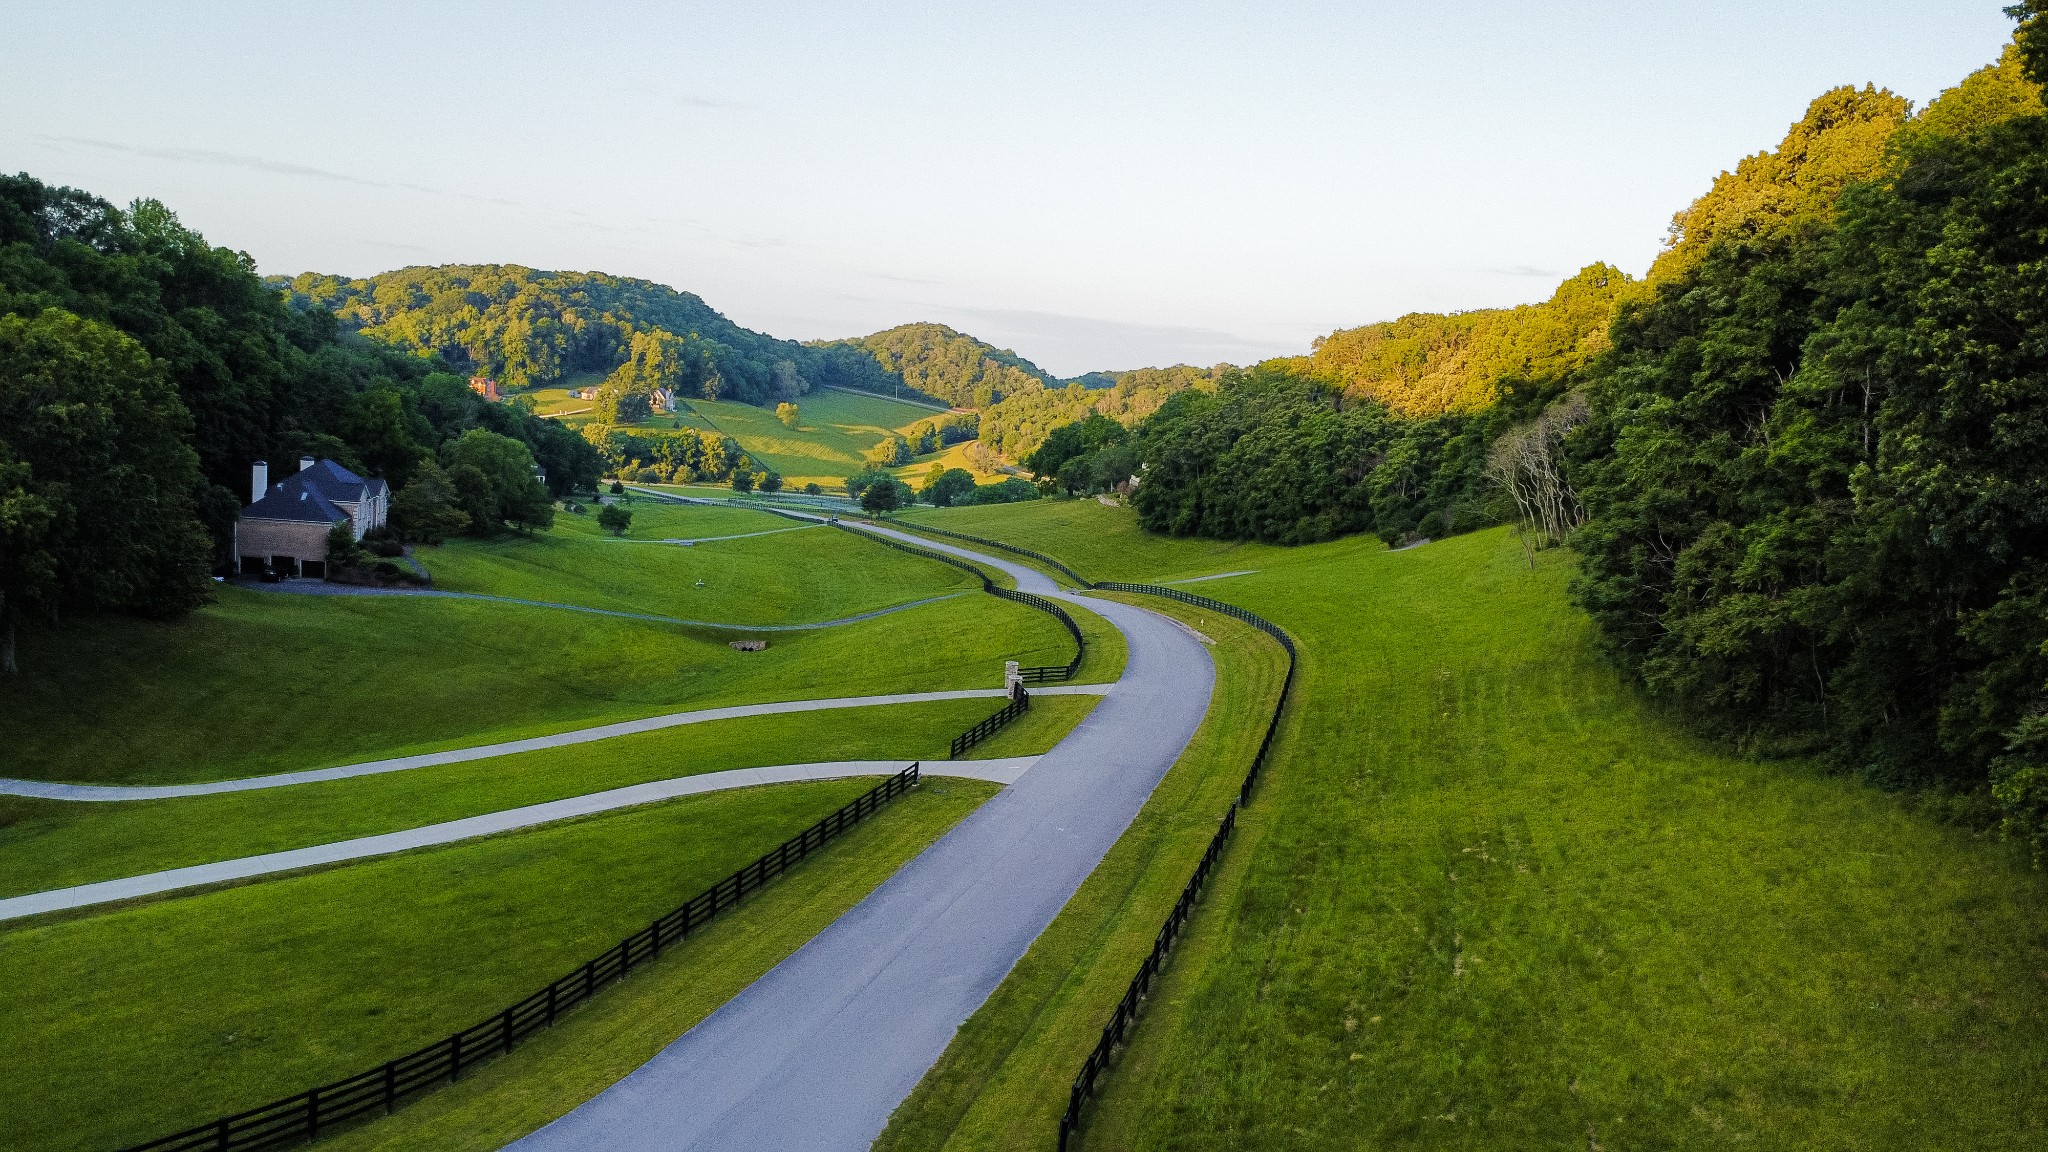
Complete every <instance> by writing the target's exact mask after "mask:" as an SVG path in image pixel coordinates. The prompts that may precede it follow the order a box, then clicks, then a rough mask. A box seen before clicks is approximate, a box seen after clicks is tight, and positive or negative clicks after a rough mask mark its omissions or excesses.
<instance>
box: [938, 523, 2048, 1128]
mask: <svg viewBox="0 0 2048 1152" xmlns="http://www.w3.org/2000/svg"><path fill="white" fill-rule="evenodd" d="M1077 508H1078V509H1080V510H1078V511H1069V509H1077ZM1102 511H1103V512H1104V513H1108V512H1110V510H1108V509H1103V510H1102ZM973 512H974V514H975V516H976V517H977V518H980V523H979V525H978V528H979V530H983V531H998V532H999V531H1000V530H1001V526H1000V525H993V524H991V523H990V522H989V520H988V519H987V517H990V516H993V515H996V514H1007V515H1009V516H1011V517H1015V519H1014V520H1012V521H1011V522H1010V523H1011V525H1012V526H1014V527H1016V528H1017V529H1018V531H1017V533H1016V538H1017V539H1018V540H1019V541H1020V542H1024V541H1025V540H1026V539H1027V538H1028V541H1029V543H1031V544H1032V545H1033V546H1037V547H1042V548H1044V549H1045V550H1047V551H1050V552H1052V553H1054V554H1055V555H1062V556H1063V558H1064V557H1067V556H1084V557H1092V558H1093V559H1094V560H1095V561H1096V562H1101V563H1107V564H1110V565H1111V568H1110V570H1111V571H1113V572H1114V573H1115V574H1118V575H1123V576H1126V577H1132V576H1141V575H1145V574H1146V573H1145V572H1143V571H1142V569H1144V568H1146V567H1148V566H1149V567H1150V568H1151V570H1152V572H1153V573H1155V574H1157V575H1172V574H1174V573H1176V572H1180V571H1186V570H1188V569H1189V568H1191V567H1193V566H1194V563H1193V562H1194V561H1195V560H1196V559H1197V558H1198V553H1199V552H1200V550H1201V549H1204V548H1206V547H1208V546H1205V545H1202V544H1199V543H1193V542H1184V541H1182V542H1176V541H1160V542H1157V543H1156V545H1147V544H1139V543H1136V542H1133V541H1130V540H1127V539H1123V538H1121V537H1120V536H1119V535H1118V533H1117V532H1116V531H1115V530H1112V531H1110V532H1106V533H1103V534H1101V536H1099V537H1097V538H1095V539H1092V540H1091V539H1086V538H1083V537H1081V536H1079V535H1076V536H1075V537H1073V538H1072V539H1070V540H1069V541H1067V542H1066V543H1065V545H1064V546H1063V545H1062V542H1061V540H1060V533H1059V531H1058V530H1057V529H1056V528H1055V527H1054V526H1053V524H1052V523H1051V521H1052V518H1053V517H1054V516H1055V515H1059V516H1066V517H1071V518H1072V519H1071V520H1069V522H1068V523H1069V525H1070V526H1071V527H1072V529H1073V530H1074V531H1075V532H1077V533H1078V532H1080V531H1082V530H1083V526H1084V525H1086V524H1088V523H1089V522H1090V518H1093V522H1094V523H1097V524H1102V523H1110V524H1112V525H1113V521H1111V520H1110V519H1109V518H1108V517H1099V516H1097V515H1096V514H1095V513H1093V512H1089V511H1086V510H1085V506H1078V505H1065V506H1062V505H1052V506H1050V507H1049V508H1045V509H1031V508H1029V507H1028V506H1026V507H1024V508H1019V509H987V510H981V509H976V510H973ZM934 515H935V516H936V515H937V514H934ZM961 520H962V522H966V517H962V518H961ZM968 530H976V529H975V528H970V529H968ZM1105 540H1107V541H1111V542H1113V543H1114V545H1115V546H1112V547H1105V543H1104V541H1105ZM1240 555H1242V553H1240ZM1258 557H1259V559H1258V562H1256V563H1253V562H1240V563H1238V564H1232V565H1229V566H1232V567H1255V568H1259V569H1260V572H1259V573H1258V574H1257V575H1254V576H1246V577H1238V578H1233V579H1230V580H1223V581H1216V582H1214V583H1210V584H1206V585H1202V586H1199V587H1200V590H1201V591H1203V592H1205V593H1207V594H1209V595H1213V596H1217V597H1219V598H1222V599H1226V600H1230V601H1233V602H1236V603H1240V604H1243V605H1245V606H1247V607H1249V608H1252V609H1254V610H1256V611H1258V612H1261V613H1263V614H1265V615H1266V616H1268V617H1269V618H1271V619H1273V620H1275V621H1277V622H1279V623H1281V624H1283V625H1284V626H1286V627H1287V628H1289V629H1290V630H1291V631H1292V632H1293V633H1294V634H1295V635H1296V636H1297V637H1298V638H1300V640H1301V641H1302V646H1303V661H1302V667H1303V679H1302V683H1301V689H1302V697H1301V704H1300V706H1299V707H1298V708H1297V709H1295V710H1294V712H1293V714H1292V718H1291V720H1290V722H1289V724H1288V725H1287V726H1286V728H1285V729H1284V733H1285V735H1284V740H1283V743H1282V745H1281V747H1280V752H1279V756H1278V758H1277V759H1276V760H1275V762H1274V764H1273V767H1272V769H1271V771H1270V774H1269V775H1268V777H1267V780H1266V782H1265V784H1264V785H1263V786H1262V790H1261V793H1260V795H1259V797H1258V798H1257V800H1256V801H1255V802H1254V803H1253V805H1252V807H1251V808H1250V809H1249V810H1248V811H1247V813H1246V816H1245V821H1244V823H1243V824H1242V825H1241V827H1242V829H1243V831H1242V832H1241V833H1240V836H1241V837H1242V838H1241V839H1240V840H1239V842H1238V843H1237V845H1236V846H1234V847H1233V849H1232V855H1231V856H1230V857H1229V862H1228V863H1227V864H1226V867H1225V868H1224V870H1223V873H1222V874H1221V876H1220V877H1219V878H1218V880H1217V881H1215V883H1214V887H1212V889H1211V891H1210V892H1209V894H1208V895H1207V896H1206V897H1205V899H1204V902H1203V904H1202V908H1201V911H1200V912H1199V913H1198V915H1197V918H1196V921H1195V924H1194V926H1193V929H1192V935H1191V937H1190V938H1189V939H1188V940H1187V941H1186V942H1184V944H1183V945H1182V946H1181V948H1180V949H1179V950H1178V951H1177V953H1176V954H1175V957H1174V959H1173V961H1172V963H1171V965H1170V966H1169V968H1168V971H1167V978H1166V983H1165V985H1164V986H1163V987H1161V988H1160V989H1159V990H1158V991H1157V992H1156V993H1155V995H1154V996H1153V998H1152V999H1151V1001H1150V1002H1149V1006H1148V1008H1147V1011H1146V1013H1145V1015H1144V1016H1143V1017H1142V1020H1141V1024H1140V1027H1139V1030H1138V1033H1137V1035H1136V1037H1135V1039H1134V1042H1133V1043H1132V1045H1131V1046H1130V1047H1129V1048H1128V1049H1127V1050H1126V1051H1125V1052H1124V1053H1123V1054H1122V1055H1121V1056H1120V1058H1119V1060H1118V1062H1117V1064H1116V1066H1115V1068H1114V1070H1113V1071H1112V1073H1111V1074H1110V1076H1109V1078H1108V1080H1107V1081H1106V1093H1105V1095H1104V1097H1103V1098H1102V1099H1101V1101H1100V1102H1099V1105H1098V1106H1096V1107H1094V1108H1092V1109H1091V1114H1090V1117H1089V1122H1088V1127H1087V1128H1086V1130H1085V1144H1086V1145H1087V1146H1089V1147H1094V1148H1119V1149H1155V1148H1197V1147H1200V1148H1261V1149H1263V1148H1294V1147H1300V1148H1320V1147H1332V1146H1338V1147H1353V1146H1361V1145H1362V1146H1370V1147H1470V1148H1501V1147H1588V1146H1593V1147H1606V1148H1616V1147H1694V1146H1721V1145H1725V1144H1731V1143H1748V1144H1757V1145H1761V1146H1766V1147H1802V1148H1808V1147H1812V1148H1923V1147H1944V1148H2010V1147H2018V1146H2037V1145H2039V1144H2041V1143H2042V1142H2043V1141H2044V1139H2048V1108H2044V1107H2043V1106H2042V1104H2041V1103H2040V1101H2041V1100H2042V1099H2044V1097H2043V1095H2042V1093H2041V1087H2042V1084H2043V1079H2044V1073H2048V1044H2044V1043H2043V1041H2042V1040H2041V1036H2042V1035H2043V1025H2044V1024H2048V985H2044V983H2043V981H2042V980H2041V978H2040V975H2039V974H2040V973H2041V972H2042V971H2044V970H2048V931H2044V929H2043V928H2042V927H2041V925H2042V924H2043V923H2044V913H2048V883H2044V879H2043V877H2042V876H2041V875H2040V874H2039V873H2036V872H2033V871H2031V870H2029V869H2027V868H2026V867H2025V866H2024V864H2023V862H2022V861H2021V860H2020V859H2019V858H2018V855H2017V853H2016V852H2014V851H2012V850H2011V849H2010V848H2009V846H2006V845H2003V844H2000V843H1998V842H1997V841H1995V840H1989V839H1985V838H1983V837H1980V836H1977V835H1973V834H1971V833H1968V832H1965V831H1963V830H1959V829H1957V828H1954V827H1952V826H1948V825H1944V824H1942V823H1940V822H1938V821H1936V820H1934V819H1931V818H1929V817H1927V816H1925V815H1921V814H1918V813H1916V812H1915V811H1913V810H1912V809H1911V808H1910V807H1908V806H1907V805H1906V804H1905V803H1904V802H1902V801H1901V800H1900V799H1898V798H1896V797H1894V796H1891V795H1888V794H1885V793H1881V792H1877V791H1874V790H1872V789H1870V788H1868V787H1866V786H1864V785H1861V784H1859V783H1856V782H1853V781H1849V780H1844V779H1839V778H1833V777H1828V776H1825V775H1822V774H1820V773H1817V772H1815V771H1814V770H1812V769H1811V768H1809V767H1808V766H1806V765H1804V764H1802V763H1799V762H1768V763H1759V762H1756V761H1751V760H1745V759H1742V758H1740V757H1736V756H1732V755H1729V754H1728V753H1726V752H1725V751H1723V750H1721V749H1718V748H1716V747H1713V746H1710V745H1707V744H1704V743H1701V742H1700V741H1698V740H1695V739H1693V738H1690V737H1688V736H1686V735H1685V734H1683V733H1682V732H1681V731H1680V730H1679V729H1677V728H1676V727H1675V726H1673V725H1672V724H1670V723H1668V722H1667V721H1665V720H1664V719H1662V718H1660V717H1659V716H1657V715H1655V714H1653V713H1651V712H1650V711H1648V710H1647V709H1645V708H1644V707H1643V706H1642V704H1641V703H1640V702H1639V701H1638V700H1637V698H1636V697H1635V696H1634V694H1633V693H1632V692H1631V691H1630V690H1629V689H1628V688H1627V687H1626V686H1625V685H1624V684H1623V683H1622V682H1621V680H1620V678H1619V677H1618V676H1617V675H1616V674H1615V673H1614V672H1612V671H1611V670H1610V669H1609V668H1608V667H1607V666H1606V665H1605V664H1604V663H1603V662H1602V661H1601V660H1600V659H1599V658H1598V657H1597V656H1596V654H1595V652H1594V649H1593V646H1592V637H1591V634H1590V626H1589V624H1588V623H1587V622H1586V621H1585V619H1584V618H1583V617H1582V616H1581V615H1580V614H1578V613H1577V612H1575V611H1574V610H1572V609H1570V608H1569V607H1568V606H1567V605H1566V603H1565V600H1564V597H1563V584H1564V582H1565V580H1566V578H1567V577H1568V575H1569V570H1570V562H1571V558H1570V556H1569V554H1567V553H1563V552H1553V553H1547V554H1545V555H1544V556H1543V557H1542V563H1541V565H1540V566H1539V570H1538V571H1535V572H1531V571H1530V570H1529V569H1528V568H1527V566H1526V565H1525V564H1524V563H1523V562H1522V560H1521V557H1520V554H1519V551H1518V549H1517V548H1516V547H1515V544H1514V542H1513V539H1512V537H1510V536H1509V535H1507V534H1506V533H1505V532H1503V531H1491V532H1485V533H1480V534H1476V535H1472V536H1467V537H1460V538H1457V539H1454V540H1451V541H1446V542H1440V543H1437V544H1431V545H1428V546H1427V547H1423V548H1419V549H1414V550H1410V551H1404V552H1388V551H1385V550H1384V549H1382V548H1381V547H1380V546H1379V545H1378V544H1377V543H1374V542H1370V541H1363V542H1361V541H1356V540H1352V541H1340V542H1336V543H1332V544H1328V545H1319V546H1315V547H1311V548H1303V549H1298V550H1293V551H1286V550H1279V549H1268V550H1265V551H1264V552H1262V553H1260V554H1258ZM1210 559H1211V560H1212V561H1213V560H1218V559H1222V557H1220V556H1214V555H1212V556H1211V557H1210ZM1077 566H1079V567H1081V568H1082V569H1083V571H1088V572H1090V574H1095V571H1100V570H1101V569H1095V570H1091V569H1090V567H1089V564H1088V563H1087V562H1080V563H1077ZM1184 835H1186V836H1187V837H1190V838H1194V837H1198V836H1205V835H1206V830H1203V829H1195V828H1190V829H1189V830H1188V831H1187V832H1186V833H1185V834H1184ZM1077 965H1078V966H1077V967H1076V968H1075V969H1074V972H1075V975H1073V976H1071V977H1069V978H1068V979H1069V980H1071V981H1078V982H1081V983H1085V982H1086V980H1087V979H1089V976H1088V974H1087V973H1086V972H1085V971H1084V970H1083V968H1084V967H1085V958H1083V959H1082V960H1080V961H1077ZM1124 976H1125V977H1126V978H1127V977H1128V972H1125V973H1124ZM1026 978H1027V967H1026V966H1020V968H1019V971H1018V973H1017V974H1013V976H1012V978H1011V982H1010V983H1006V985H1005V986H1004V988H1003V989H1001V990H999V991H998V993H997V997H996V999H995V1000H992V1001H991V1004H992V1005H993V1004H996V1003H998V1002H1001V1001H1003V1000H1004V999H1005V998H1006V997H1008V996H1013V995H1016V994H1018V993H1017V990H1016V988H1015V985H1016V982H1018V981H1020V980H1023V979H1026ZM1085 999H1086V997H1085V996H1075V997H1072V998H1071V999H1063V998H1061V997H1058V996H1055V997H1052V998H1051V999H1050V1000H1048V1001H1047V1006H1046V1008H1045V1009H1044V1016H1043V1018H1042V1019H1040V1020H1038V1021H1036V1022H1034V1023H1032V1024H1031V1026H1030V1029H1029V1030H1028V1031H1027V1032H1026V1033H1024V1034H1023V1035H1021V1037H1020V1038H1019V1040H1018V1043H1017V1045H1016V1047H1015V1049H1014V1050H1013V1051H1011V1052H1010V1053H1009V1054H1007V1056H1006V1057H1005V1059H1006V1060H1007V1061H1008V1064H1007V1066H1008V1067H1028V1066H1034V1065H1033V1061H1038V1063H1039V1064H1041V1065H1043V1066H1044V1067H1045V1068H1046V1069H1047V1071H1046V1072H1045V1073H1044V1075H1046V1076H1047V1077H1050V1075H1051V1073H1050V1071H1049V1069H1050V1067H1051V1065H1052V1063H1055V1062H1053V1061H1049V1060H1040V1059H1039V1057H1038V1056H1037V1055H1036V1054H1035V1053H1036V1052H1037V1051H1038V1050H1039V1047H1040V1046H1041V1045H1043V1046H1045V1047H1046V1048H1047V1049H1050V1048H1051V1047H1056V1046H1057V1044H1058V1043H1059V1040H1058V1037H1059V1036H1061V1035H1064V1034H1066V1033H1067V1032H1068V1031H1069V1030H1070V1028H1071V1027H1072V1026H1071V1025H1070V1024H1068V1023H1066V1021H1065V1017H1064V1016H1063V1015H1062V1013H1063V1012H1066V1011H1069V1010H1070V1008H1069V1007H1068V1006H1069V1005H1070V1004H1079V1003H1080V1002H1081V1001H1083V1000H1085ZM1080 1014H1081V1015H1092V1016H1093V1017H1094V1026H1095V1027H1098V1028H1099V1027H1100V1023H1101V1019H1102V1016H1101V1014H1100V1012H1099V1011H1097V1006H1095V1005H1092V1004H1091V1005H1084V1006H1083V1010H1082V1011H1081V1012H1080ZM969 1039H971V1036H970V1034H969V1033H963V1038H962V1042H963V1044H965V1043H966V1042H967V1041H968V1040H969ZM964 1054H965V1049H963V1048H961V1047H960V1046H956V1052H953V1053H949V1055H948V1057H947V1061H948V1063H949V1064H953V1065H955V1066H957V1064H958V1061H959V1060H960V1059H961V1058H962V1056H963V1055H964ZM947 1066H948V1065H947V1064H942V1065H941V1067H942V1068H943V1067H947ZM1071 1074H1072V1069H1071V1068H1068V1069H1066V1070H1064V1072H1063V1073H1062V1075H1061V1078H1060V1080H1059V1082H1057V1083H1046V1084H1042V1085H1039V1086H1038V1088H1037V1091H1038V1092H1040V1093H1044V1094H1047V1095H1052V1096H1060V1097H1062V1098H1063V1096H1064V1092H1065V1087H1066V1083H1065V1079H1066V1077H1068V1076H1071ZM928 1090H930V1087H929V1083H928V1088H927V1089H921V1090H920V1091H921V1092H923V1091H928ZM1005 1090H1006V1089H1005V1088H1004V1084H1003V1081H1002V1080H1001V1077H1000V1075H997V1076H993V1077H991V1078H990V1079H989V1081H988V1087H986V1088H983V1089H977V1090H974V1091H968V1092H966V1093H965V1095H967V1096H968V1097H969V1098H968V1099H967V1100H966V1101H965V1102H964V1103H962V1102H959V1101H956V1102H955V1104H954V1105H953V1107H954V1108H955V1110H956V1112H957V1114H959V1115H963V1116H967V1117H972V1116H974V1115H991V1116H992V1115H996V1114H998V1113H997V1112H986V1111H984V1112H977V1111H976V1109H986V1108H987V1107H988V1106H989V1104H991V1103H996V1102H1000V1100H1001V1099H1002V1096H1001V1093H1002V1092H1003V1091H1005ZM977 1092H978V1093H979V1094H977ZM1031 1111H1032V1112H1039V1111H1043V1110H1040V1109H1036V1108H1034V1109H1031ZM1020 1114H1022V1113H1020ZM1049 1114H1051V1115H1056V1114H1057V1108H1053V1109H1051V1110H1050V1113H1049ZM906 1131H908V1129H906ZM921 1131H923V1133H924V1134H923V1136H922V1137H920V1138H917V1139H906V1140H905V1141H904V1142H903V1143H902V1144H900V1145H898V1146H900V1147H939V1146H944V1147H948V1148H996V1147H1015V1148H1026V1147H1030V1148H1038V1147H1043V1146H1045V1144H1046V1142H1047V1141H1048V1140H1049V1139H1050V1137H1051V1133H1050V1132H1049V1131H1048V1130H1046V1129H1044V1128H1041V1127H1039V1126H1038V1125H1037V1124H1035V1123H1034V1124H1007V1125H1006V1124H1000V1123H983V1124H976V1123H972V1122H965V1123H962V1124H960V1125H959V1126H957V1127H952V1128H948V1127H946V1126H945V1125H938V1126H936V1127H933V1128H930V1129H924V1130H921Z"/></svg>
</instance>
